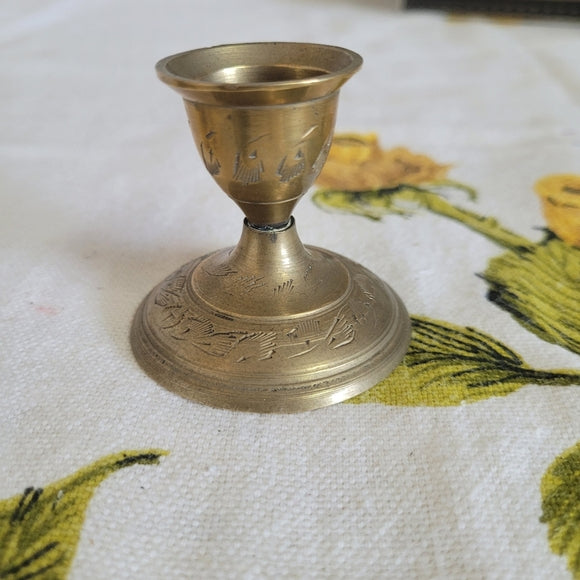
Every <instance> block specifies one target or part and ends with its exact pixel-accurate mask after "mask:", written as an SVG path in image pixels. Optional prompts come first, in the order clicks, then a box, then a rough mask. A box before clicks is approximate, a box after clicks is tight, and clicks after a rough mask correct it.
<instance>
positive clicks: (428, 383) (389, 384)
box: [348, 316, 580, 407]
mask: <svg viewBox="0 0 580 580" xmlns="http://www.w3.org/2000/svg"><path fill="white" fill-rule="evenodd" d="M412 324H413V332H412V336H411V344H410V346H409V350H408V352H407V354H406V356H405V358H404V360H403V362H402V363H401V365H399V367H397V369H396V370H395V371H394V372H393V373H392V374H391V375H390V376H389V377H387V378H386V379H385V380H383V381H382V382H380V383H379V384H377V385H376V386H374V387H373V388H372V389H370V390H369V391H366V392H365V393H362V394H361V395H359V396H357V397H355V398H354V399H351V400H350V401H348V402H349V403H355V404H358V403H383V404H387V405H422V406H431V407H440V406H451V405H459V404H461V403H463V402H467V403H472V402H475V401H479V400H481V399H486V398H489V397H493V396H502V395H507V394H509V393H511V392H513V391H515V390H517V389H519V388H520V387H522V386H524V385H527V384H537V385H560V386H566V385H578V384H580V372H575V371H569V370H546V371H540V370H536V369H533V368H531V367H529V366H528V365H527V364H526V363H525V362H524V361H523V360H522V359H521V357H520V356H519V355H518V354H516V353H515V352H513V351H512V350H510V349H509V348H507V347H506V346H504V345H503V344H502V343H501V342H499V341H498V340H496V339H494V338H492V337H491V336H489V335H487V334H484V333H483V332H480V331H478V330H475V329H473V328H469V327H462V326H457V325H454V324H451V323H448V322H441V321H436V320H432V319H430V318H426V317H420V316H413V317H412Z"/></svg>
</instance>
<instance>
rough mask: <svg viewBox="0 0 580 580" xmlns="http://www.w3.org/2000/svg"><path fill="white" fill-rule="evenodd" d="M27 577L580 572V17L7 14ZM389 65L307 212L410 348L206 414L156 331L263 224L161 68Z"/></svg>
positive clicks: (1, 407) (8, 7)
mask: <svg viewBox="0 0 580 580" xmlns="http://www.w3.org/2000/svg"><path fill="white" fill-rule="evenodd" d="M0 15H1V19H0V46H1V48H2V56H3V58H2V62H3V66H2V67H1V69H0V104H1V111H2V116H1V118H0V124H1V125H0V148H1V151H2V155H1V157H0V168H1V173H0V176H1V181H0V273H1V275H0V297H1V300H0V324H1V326H0V329H1V332H0V361H1V362H0V385H1V389H2V398H1V403H0V458H1V460H2V461H1V463H0V578H10V579H20V580H23V579H24V578H71V579H101V578H102V579H109V578H127V579H134V578H152V579H157V578H159V579H161V578H163V579H169V578H252V579H253V578H457V579H463V578H564V579H565V578H571V577H575V578H580V300H579V298H580V108H579V101H580V60H579V58H578V55H579V54H580V34H579V32H580V25H579V23H578V22H577V21H568V22H566V21H558V20H550V21H529V20H520V21H518V20H497V19H486V18H483V17H458V16H449V15H445V14H439V13H430V12H421V11H417V12H412V13H410V12H409V13H407V12H402V11H394V10H389V9H388V8H387V7H386V6H385V5H383V4H381V3H378V2H377V3H371V2H360V3H355V2H352V3H349V2H346V1H345V2H338V1H337V2H328V1H324V0H318V1H316V2H306V1H303V0H298V1H292V2H291V1H289V0H273V1H270V2H265V1H260V0H247V1H246V2H243V3H238V2H234V0H225V1H223V2H214V3H209V2H207V3H206V2H187V1H185V0H168V1H167V2H163V3H160V2H153V1H150V0H140V1H137V0H123V1H122V2H111V1H108V0H92V1H90V2H80V1H77V0H51V1H48V2H37V1H34V0H33V1H30V2H18V1H16V0H8V1H6V2H4V3H3V4H2V6H1V7H0ZM259 40H294V41H306V42H322V43H327V44H335V45H341V46H345V47H348V48H351V49H353V50H356V51H357V52H359V53H360V54H362V56H363V57H364V58H365V66H364V67H363V69H362V71H361V72H360V73H359V74H357V75H356V76H355V77H354V78H353V79H352V81H350V82H349V83H348V84H347V85H345V87H344V88H343V89H342V92H341V101H340V112H339V119H338V124H337V135H336V137H335V141H334V145H333V148H332V150H331V153H330V156H329V161H328V163H327V165H326V167H325V169H324V171H323V173H322V174H321V176H320V179H319V181H318V183H317V185H316V187H315V188H314V189H313V190H312V191H311V192H309V193H308V194H307V195H306V196H305V198H304V199H303V200H302V201H301V203H300V204H299V206H298V207H297V209H296V213H295V217H296V220H297V223H298V226H299V229H300V233H301V237H302V239H303V240H304V241H305V242H306V243H309V244H313V245H317V246H323V247H327V248H329V249H332V250H334V251H336V252H340V253H342V254H344V255H346V256H348V257H350V258H352V259H354V260H356V261H358V262H360V263H362V264H364V265H365V266H366V267H368V268H370V269H371V270H373V271H374V272H376V273H377V274H379V275H380V276H381V277H383V278H384V279H385V280H387V281H388V282H389V284H390V285H391V286H393V287H394V288H395V289H396V290H397V292H398V293H399V294H400V295H401V296H402V297H403V298H404V300H405V302H406V304H407V307H408V309H409V312H410V313H411V315H412V321H413V338H412V342H411V346H410V349H409V352H408V354H407V356H406V358H405V360H404V362H403V364H402V365H401V366H400V367H399V368H398V369H397V370H396V371H395V372H394V373H393V374H392V375H391V376H390V377H388V378H386V379H385V380H384V381H382V382H381V383H379V384H378V385H377V386H375V387H374V388H373V389H371V390H370V391H368V392H366V393H364V394H363V395H360V396H359V397H357V398H356V399H354V400H352V401H350V402H347V403H343V404H339V405H335V406H333V407H328V408H325V409H321V410H317V411H313V412H310V413H304V414H297V415H258V414H251V413H235V412H231V411H223V410H216V409H212V408H207V407H204V406H201V405H197V404H195V403H192V402H189V401H186V400H184V399H182V398H180V397H178V396H177V395H174V394H172V393H170V392H168V391H166V390H164V389H163V388H161V387H159V386H158V385H156V384H155V383H154V382H153V381H152V380H151V379H149V378H148V377H147V376H146V375H145V374H144V373H143V372H142V371H141V369H140V368H139V366H138V365H137V364H136V362H135V360H134V358H133V356H132V353H131V349H130V345H129V339H128V335H129V328H130V324H131V320H132V317H133V315H134V312H135V310H136V308H137V306H138V304H139V302H140V301H141V299H142V298H143V297H144V296H145V294H146V293H147V292H148V291H149V290H150V289H151V287H153V286H154V285H155V284H157V283H158V282H159V281H160V280H161V279H162V278H164V277H165V276H167V275H168V274H169V273H171V272H172V271H173V270H175V269H176V268H177V267H179V266H180V265H181V264H183V263H185V262H187V261H189V260H190V259H192V258H194V257H196V256H199V255H202V254H204V253H206V252H209V251H212V250H215V249H217V248H220V247H223V246H226V245H232V244H233V243H235V242H236V241H237V239H238V238H239V235H240V231H241V221H242V216H241V213H240V212H239V210H238V209H237V208H236V207H235V205H234V204H233V203H232V202H231V201H230V200H228V199H227V197H226V196H225V195H223V194H222V193H221V192H218V191H217V189H216V186H215V184H214V183H213V182H212V180H211V178H210V176H209V175H208V174H207V172H206V171H205V168H204V167H203V165H202V163H201V161H200V159H199V157H198V156H197V153H196V152H195V150H194V147H193V143H192V142H191V137H190V135H189V132H188V129H187V126H186V121H185V115H184V113H183V109H182V107H181V105H180V103H179V99H177V98H176V96H175V95H174V94H173V93H172V92H171V91H169V90H167V88H166V87H164V86H163V85H162V84H161V83H159V82H158V80H157V79H156V78H155V75H154V72H153V65H154V63H155V62H156V61H157V60H158V59H159V58H161V57H164V56H166V55H168V54H172V53H175V52H179V51H183V50H187V49H189V48H195V47H199V46H209V45H215V44H220V43H230V42H245V41H259Z"/></svg>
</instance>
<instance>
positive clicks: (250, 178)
mask: <svg viewBox="0 0 580 580" xmlns="http://www.w3.org/2000/svg"><path fill="white" fill-rule="evenodd" d="M262 173H264V164H263V163H262V161H261V160H260V159H259V158H258V152H257V151H253V152H252V153H250V154H249V155H247V156H246V155H242V153H240V152H238V153H237V154H236V159H235V161H234V179H235V180H236V181H239V182H240V183H241V184H242V185H250V184H253V183H259V182H260V181H261V180H262Z"/></svg>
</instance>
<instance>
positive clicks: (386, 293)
mask: <svg viewBox="0 0 580 580" xmlns="http://www.w3.org/2000/svg"><path fill="white" fill-rule="evenodd" d="M409 339H410V321H409V316H408V314H407V311H406V309H405V306H404V305H403V303H402V302H401V300H400V299H399V297H398V296H397V295H396V294H395V292H394V291H393V290H392V289H391V288H390V287H389V286H388V285H387V284H385V283H384V282H383V281H382V280H380V279H379V278H378V277H377V276H375V275H374V274H373V273H372V272H370V271H369V270H367V269H366V268H364V267H363V266H361V265H359V264H357V263H355V262H353V261H351V260H349V259H347V258H345V257H343V256H339V255H338V254H335V253H333V252H330V251H328V250H323V249H321V248H317V247H312V246H303V245H302V243H301V242H300V239H299V238H298V235H297V233H296V226H295V225H294V220H293V219H291V220H290V222H289V223H288V224H286V225H285V226H281V227H278V228H272V227H270V228H257V227H252V226H251V225H250V224H249V223H248V222H247V221H246V223H245V225H244V230H243V234H242V238H241V240H240V242H239V244H238V245H237V246H236V247H234V248H228V249H224V250H219V251H217V252H214V253H212V254H209V255H207V256H204V257H201V258H198V259H196V260H193V261H192V262H189V263H188V264H185V265H184V266H183V267H181V268H180V269H179V270H177V271H176V272H174V273H173V274H172V275H171V276H169V277H168V278H167V279H165V280H164V281H163V282H161V284H159V285H158V286H157V287H155V288H154V289H153V290H152V291H151V293H150V294H149V295H148V296H147V297H146V298H145V300H144V301H143V303H142V304H141V306H140V307H139V310H138V312H137V315H136V316H135V319H134V322H133V327H132V330H131V344H132V348H133V352H134V354H135V356H136V358H137V360H138V362H139V364H140V365H141V366H142V367H143V368H144V369H145V371H146V372H147V373H148V374H149V375H150V376H151V377H152V378H153V379H155V380H156V381H157V382H158V383H160V384H161V385H163V386H165V387H166V388H168V389H169V390H171V391H174V392H176V393H178V394H180V395H182V396H184V397H186V398H188V399H192V400H194V401H198V402H200V403H204V404H207V405H211V406H214V407H222V408H228V409H235V410H244V411H256V412H279V413H292V412H298V411H306V410H310V409H315V408H318V407H323V406H326V405H331V404H334V403H338V402H340V401H343V400H345V399H348V398H350V397H353V396H355V395H357V394H359V393H361V392H363V391H365V390H367V389H369V388H370V387H372V386H373V385H374V384H375V383H376V382H378V381H379V380H381V379H382V378H384V377H385V376H387V375H388V374H389V373H390V372H391V371H392V370H393V369H394V368H395V366H396V365H397V364H398V363H399V362H400V361H401V359H402V358H403V356H404V354H405V352H406V350H407V347H408V344H409Z"/></svg>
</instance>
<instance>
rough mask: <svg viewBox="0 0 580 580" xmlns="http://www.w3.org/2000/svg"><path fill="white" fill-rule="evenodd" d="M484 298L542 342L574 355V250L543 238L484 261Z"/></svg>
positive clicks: (577, 319)
mask: <svg viewBox="0 0 580 580" xmlns="http://www.w3.org/2000/svg"><path fill="white" fill-rule="evenodd" d="M482 278H483V279H484V280H485V281H486V282H487V283H488V284H489V291H488V295H487V296H488V298H489V300H491V301H492V302H494V303H495V304H497V305H498V306H499V307H500V308H503V309H504V310H506V311H507V312H509V313H510V314H511V315H512V316H513V317H514V318H515V319H516V320H517V321H518V322H519V323H520V324H521V325H522V326H524V327H525V328H527V329H528V330H530V331H531V332H533V333H534V334H536V335H538V336H539V337H540V338H542V339H543V340H545V341H547V342H552V343H554V344H558V345H560V346H563V347H565V348H567V349H568V350H571V351H572V352H575V353H579V354H580V249H578V248H574V247H572V246H569V245H567V244H565V243H564V242H562V241H561V240H559V239H558V238H555V237H552V238H549V239H548V240H547V241H546V242H544V243H540V244H536V245H534V246H533V247H531V248H529V249H527V250H521V251H518V252H506V253H505V254H502V255H501V256H498V257H497V258H493V259H492V260H490V261H489V264H488V267H487V270H486V271H485V273H484V274H483V276H482Z"/></svg>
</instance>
